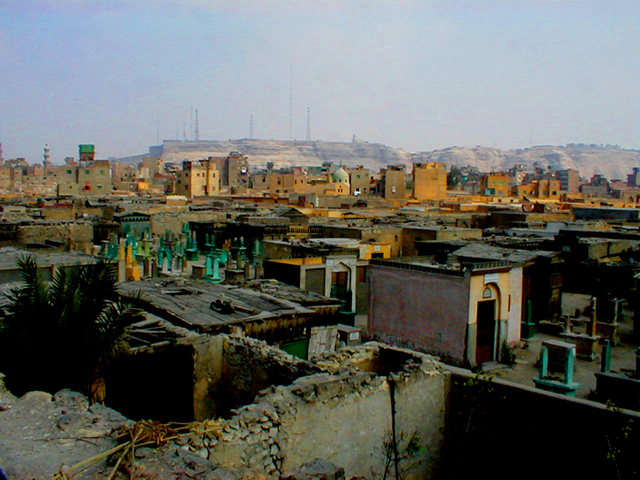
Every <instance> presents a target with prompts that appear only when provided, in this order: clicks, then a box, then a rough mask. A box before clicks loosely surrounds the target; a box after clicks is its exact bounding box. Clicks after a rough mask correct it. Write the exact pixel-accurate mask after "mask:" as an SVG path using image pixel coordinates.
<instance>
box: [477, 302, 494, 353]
mask: <svg viewBox="0 0 640 480" xmlns="http://www.w3.org/2000/svg"><path fill="white" fill-rule="evenodd" d="M476 327H477V330H476V363H478V364H479V363H484V362H491V361H493V359H494V357H493V352H494V350H495V338H496V301H495V300H486V301H483V302H478V316H477V319H476Z"/></svg>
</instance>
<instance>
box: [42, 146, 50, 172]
mask: <svg viewBox="0 0 640 480" xmlns="http://www.w3.org/2000/svg"><path fill="white" fill-rule="evenodd" d="M42 164H43V165H44V168H47V167H49V166H50V165H51V150H49V144H48V143H45V144H44V162H42Z"/></svg>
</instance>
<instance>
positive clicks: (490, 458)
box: [443, 366, 640, 478]
mask: <svg viewBox="0 0 640 480" xmlns="http://www.w3.org/2000/svg"><path fill="white" fill-rule="evenodd" d="M446 368H447V369H448V370H449V371H451V373H452V376H451V392H450V397H449V405H448V412H449V413H448V416H447V427H446V430H445V438H446V442H445V444H444V449H443V453H444V455H443V458H444V461H443V470H444V476H445V478H465V477H466V476H470V475H472V476H473V477H478V476H483V475H487V476H490V477H491V478H514V475H515V476H519V475H520V474H521V473H524V478H637V477H636V473H635V472H637V465H638V462H637V452H638V449H639V448H640V413H636V412H630V411H627V410H619V409H615V408H607V406H605V405H602V404H597V403H594V402H590V401H587V400H581V399H573V398H569V397H565V396H562V395H557V394H554V393H548V392H544V391H541V390H536V389H534V388H531V387H527V386H524V385H518V384H514V383H510V382H505V381H501V380H498V379H494V380H493V381H490V382H479V381H478V377H476V376H474V375H473V374H472V373H471V372H469V371H467V370H462V369H456V368H455V367H448V366H447V367H446ZM461 458H464V461H463V462H461V461H460V459H461ZM516 472H517V473H516ZM518 478H520V477H518Z"/></svg>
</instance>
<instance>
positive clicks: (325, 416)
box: [209, 344, 448, 479]
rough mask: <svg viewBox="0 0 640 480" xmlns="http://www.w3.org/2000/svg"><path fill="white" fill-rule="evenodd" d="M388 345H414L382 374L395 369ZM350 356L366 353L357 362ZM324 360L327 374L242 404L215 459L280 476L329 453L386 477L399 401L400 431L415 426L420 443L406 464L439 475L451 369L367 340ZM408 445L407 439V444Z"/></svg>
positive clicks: (351, 470)
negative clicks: (388, 444)
mask: <svg viewBox="0 0 640 480" xmlns="http://www.w3.org/2000/svg"><path fill="white" fill-rule="evenodd" d="M388 351H393V352H399V351H400V352H407V353H406V354H405V355H404V356H403V357H402V358H403V360H406V361H402V362H394V363H395V364H394V365H393V366H392V370H395V371H391V372H389V373H390V375H389V377H387V376H381V375H380V374H379V373H386V372H385V370H387V369H388V368H387V367H388V366H389V365H388V364H386V363H385V362H384V361H380V360H381V359H383V357H384V356H385V355H386V354H387V353H388ZM349 355H354V356H355V357H359V358H357V361H356V362H351V365H349V364H350V359H349V358H346V357H347V356H349ZM356 365H358V366H360V367H363V368H364V369H365V370H362V369H358V368H355V366H356ZM318 367H320V368H322V369H324V370H326V373H319V374H315V375H310V376H305V377H302V378H299V379H297V380H295V381H294V382H293V383H292V384H291V385H290V386H286V387H282V386H281V387H271V388H268V389H266V390H265V391H263V392H262V393H261V395H260V396H259V397H258V398H257V399H256V403H255V404H253V405H248V406H246V407H243V408H241V409H240V410H238V411H237V415H236V416H235V417H233V418H232V419H230V420H228V421H227V422H225V423H224V424H223V426H222V434H221V435H220V438H219V441H218V442H217V443H216V445H215V446H214V447H213V448H211V445H210V446H209V447H210V451H211V456H210V457H209V459H210V460H212V461H214V462H219V463H220V464H221V465H223V466H224V467H225V468H229V469H232V470H236V471H246V470H254V471H258V472H263V473H266V474H268V475H270V476H275V475H279V474H280V473H282V472H285V471H290V470H293V469H294V468H296V467H298V466H299V465H301V464H303V463H307V462H310V461H312V460H314V459H315V458H323V459H325V460H328V461H329V462H331V463H333V464H335V465H338V466H341V467H344V468H345V473H346V477H347V478H350V477H352V476H366V477H367V478H370V476H371V475H372V474H373V475H374V477H376V478H380V477H382V476H383V472H384V468H385V460H386V459H390V457H389V455H385V441H387V442H389V441H390V438H391V437H390V435H391V430H392V418H393V416H392V403H393V405H394V408H395V412H396V416H395V418H396V431H397V438H398V439H400V438H401V437H402V438H408V437H409V436H410V435H411V434H412V433H414V432H415V434H416V440H417V442H418V443H417V445H418V448H417V453H416V455H415V457H413V459H412V461H410V462H403V464H401V467H406V468H407V476H406V478H421V479H422V478H431V477H432V476H433V475H434V474H435V472H436V469H437V466H438V459H439V457H440V449H441V444H442V430H443V426H444V419H445V405H446V403H445V398H446V395H445V392H446V390H447V384H448V376H447V375H445V374H442V372H440V371H439V369H438V366H437V363H436V362H435V361H434V360H433V359H432V357H430V356H427V355H422V354H419V353H416V352H408V351H402V350H401V349H391V348H388V347H384V346H381V345H379V344H367V345H365V346H363V347H358V348H357V349H353V350H348V351H347V352H345V351H344V350H343V351H341V352H340V353H338V354H335V355H334V356H328V357H325V359H323V360H320V361H319V362H318ZM367 369H373V370H378V371H366V370H367ZM390 379H391V382H390ZM392 389H393V391H394V395H393V396H392V394H391V390H392ZM392 397H393V402H392ZM405 444H406V441H403V442H400V447H401V449H402V448H403V446H404V445H405ZM389 453H390V452H389V450H388V449H387V454H389Z"/></svg>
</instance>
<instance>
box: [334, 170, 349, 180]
mask: <svg viewBox="0 0 640 480" xmlns="http://www.w3.org/2000/svg"><path fill="white" fill-rule="evenodd" d="M331 178H333V182H334V183H349V174H348V173H347V171H346V170H345V169H344V168H342V167H340V168H339V169H338V170H336V171H335V172H333V173H332V174H331Z"/></svg>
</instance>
